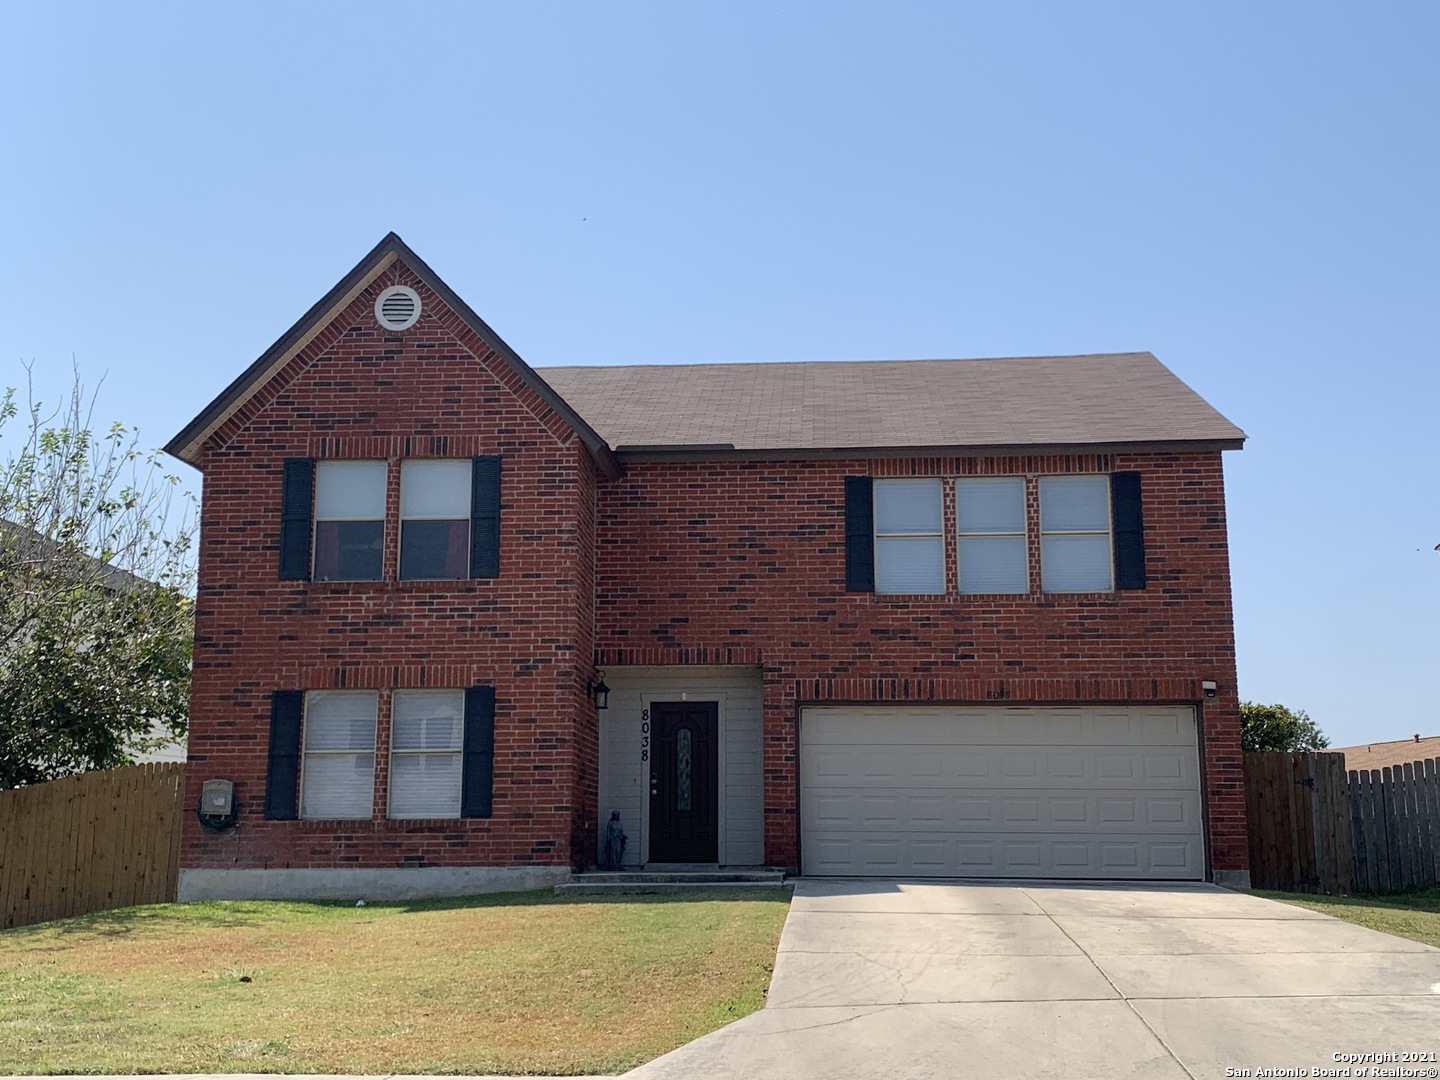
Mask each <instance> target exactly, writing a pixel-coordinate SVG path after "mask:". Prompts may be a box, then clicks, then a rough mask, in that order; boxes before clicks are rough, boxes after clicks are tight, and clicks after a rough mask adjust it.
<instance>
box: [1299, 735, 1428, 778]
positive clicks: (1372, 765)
mask: <svg viewBox="0 0 1440 1080" xmlns="http://www.w3.org/2000/svg"><path fill="white" fill-rule="evenodd" d="M1326 752H1327V753H1330V754H1344V755H1345V769H1346V771H1347V772H1348V771H1350V770H1352V769H1354V770H1360V769H1389V768H1392V767H1394V766H1396V765H1404V764H1405V763H1406V762H1407V761H1424V760H1426V759H1427V758H1440V735H1429V736H1426V737H1424V738H1421V739H1419V740H1418V741H1417V740H1415V739H1397V740H1396V741H1394V742H1377V743H1367V744H1365V745H1362V746H1342V747H1340V748H1338V749H1335V748H1331V749H1329V750H1327V751H1326Z"/></svg>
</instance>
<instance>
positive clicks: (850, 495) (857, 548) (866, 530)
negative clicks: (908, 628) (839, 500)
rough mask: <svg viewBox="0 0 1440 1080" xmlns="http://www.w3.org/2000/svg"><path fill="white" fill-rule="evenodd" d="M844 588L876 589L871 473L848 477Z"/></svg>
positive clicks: (860, 590) (847, 589) (867, 590)
mask: <svg viewBox="0 0 1440 1080" xmlns="http://www.w3.org/2000/svg"><path fill="white" fill-rule="evenodd" d="M845 590H846V591H847V592H874V591H875V501H874V484H873V482H872V481H871V479H870V477H868V476H847V477H845Z"/></svg>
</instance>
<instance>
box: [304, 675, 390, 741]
mask: <svg viewBox="0 0 1440 1080" xmlns="http://www.w3.org/2000/svg"><path fill="white" fill-rule="evenodd" d="M374 748H375V694H374V692H373V691H369V690H314V691H311V692H310V693H308V694H306V695H305V749H306V750H373V749H374Z"/></svg>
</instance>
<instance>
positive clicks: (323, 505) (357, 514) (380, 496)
mask: <svg viewBox="0 0 1440 1080" xmlns="http://www.w3.org/2000/svg"><path fill="white" fill-rule="evenodd" d="M384 516H385V462H383V461H322V462H320V463H319V464H318V465H316V467H315V520H316V521H324V520H329V519H333V518H348V519H350V520H352V521H361V520H376V521H378V520H380V519H381V518H383V517H384Z"/></svg>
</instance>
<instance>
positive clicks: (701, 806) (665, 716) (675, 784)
mask: <svg viewBox="0 0 1440 1080" xmlns="http://www.w3.org/2000/svg"><path fill="white" fill-rule="evenodd" d="M719 718H720V707H719V705H717V704H716V703H715V702H713V701H667V702H660V703H658V704H657V703H652V704H651V705H650V735H651V742H652V749H653V753H652V754H651V759H650V861H651V862H661V863H668V862H675V863H688V862H696V863H713V862H716V861H718V858H719V856H718V854H717V851H718V844H717V842H716V840H717V837H718V835H719V828H718V821H717V819H718V816H719V815H718V813H717V807H718V802H717V795H718V790H719V784H718V782H717V781H718V777H719V764H720V755H719V753H718V749H719V747H718V743H719V728H720V722H719Z"/></svg>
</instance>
